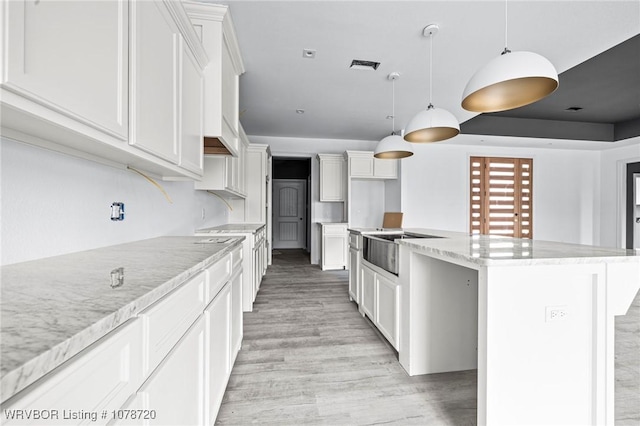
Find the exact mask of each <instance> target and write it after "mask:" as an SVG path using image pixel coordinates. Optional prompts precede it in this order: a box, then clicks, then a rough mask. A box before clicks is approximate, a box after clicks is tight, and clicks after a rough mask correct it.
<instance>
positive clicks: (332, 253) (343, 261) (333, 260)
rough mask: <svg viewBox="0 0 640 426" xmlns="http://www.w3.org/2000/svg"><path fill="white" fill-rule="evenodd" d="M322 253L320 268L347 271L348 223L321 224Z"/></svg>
mask: <svg viewBox="0 0 640 426" xmlns="http://www.w3.org/2000/svg"><path fill="white" fill-rule="evenodd" d="M320 227H321V230H322V253H321V258H320V267H321V268H322V270H323V271H326V270H329V269H345V268H346V267H347V262H348V250H347V248H348V247H349V243H348V241H349V236H348V235H349V234H348V233H347V224H346V223H321V224H320Z"/></svg>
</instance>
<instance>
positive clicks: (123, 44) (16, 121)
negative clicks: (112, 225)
mask: <svg viewBox="0 0 640 426" xmlns="http://www.w3.org/2000/svg"><path fill="white" fill-rule="evenodd" d="M0 22H2V23H3V29H2V31H0V44H1V45H2V46H3V47H4V50H3V54H2V55H0V61H2V62H1V67H0V72H1V74H0V122H1V125H2V134H3V136H5V137H9V138H12V139H15V140H19V141H22V142H26V143H30V144H34V145H38V146H43V147H45V148H48V149H52V150H54V151H59V152H64V153H66V154H70V155H74V156H77V157H81V158H87V159H91V160H97V161H101V162H106V163H107V164H114V163H115V164H119V165H126V166H131V167H134V168H136V169H140V170H145V171H147V172H151V173H153V174H156V175H158V176H160V177H162V178H166V179H173V178H185V177H186V178H190V179H200V177H201V175H202V152H203V151H202V147H201V145H202V134H203V133H202V120H203V109H204V107H203V90H202V89H203V85H204V75H203V70H204V69H205V67H206V65H207V63H208V62H209V60H208V58H207V55H206V53H205V51H204V48H203V46H202V44H201V42H200V40H199V39H198V35H197V34H196V32H195V30H194V28H193V26H192V25H191V21H190V20H189V17H188V16H187V14H186V12H185V10H184V7H183V6H182V3H181V2H179V1H175V2H174V1H162V0H153V1H133V0H131V1H127V0H104V1H57V0H52V1H33V0H29V1H17V0H16V1H3V2H1V3H0Z"/></svg>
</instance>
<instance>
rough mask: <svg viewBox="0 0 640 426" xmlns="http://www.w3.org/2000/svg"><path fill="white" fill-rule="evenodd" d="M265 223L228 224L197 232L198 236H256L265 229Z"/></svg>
mask: <svg viewBox="0 0 640 426" xmlns="http://www.w3.org/2000/svg"><path fill="white" fill-rule="evenodd" d="M265 226H266V225H265V224H264V223H227V224H226V225H219V226H214V227H212V228H203V229H198V230H196V234H206V233H220V232H223V233H228V234H243V233H251V234H255V233H256V232H258V231H259V230H260V228H263V227H265Z"/></svg>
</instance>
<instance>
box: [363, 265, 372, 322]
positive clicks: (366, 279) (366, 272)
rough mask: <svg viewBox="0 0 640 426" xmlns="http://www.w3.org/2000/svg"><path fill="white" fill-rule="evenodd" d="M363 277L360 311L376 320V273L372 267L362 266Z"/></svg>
mask: <svg viewBox="0 0 640 426" xmlns="http://www.w3.org/2000/svg"><path fill="white" fill-rule="evenodd" d="M360 276H361V277H362V297H361V303H360V312H361V313H362V314H363V315H365V314H366V315H367V316H368V317H369V318H370V319H371V320H372V321H375V316H374V309H375V303H376V299H375V295H376V275H375V272H373V271H372V270H371V269H369V268H367V267H366V266H364V265H363V266H362V268H361V269H360Z"/></svg>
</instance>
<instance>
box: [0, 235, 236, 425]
mask: <svg viewBox="0 0 640 426" xmlns="http://www.w3.org/2000/svg"><path fill="white" fill-rule="evenodd" d="M242 242H243V238H237V237H231V238H229V237H228V238H211V237H209V238H202V237H160V238H154V239H150V240H144V241H138V242H132V243H127V244H120V245H116V246H111V247H105V248H100V249H94V250H88V251H83V252H78V253H72V254H67V255H62V256H54V257H50V258H45V259H40V260H35V261H29V262H23V263H17V264H12V265H6V266H3V267H2V288H1V304H0V309H1V319H2V323H1V329H0V337H1V339H2V346H1V352H0V355H1V378H0V384H1V392H2V393H1V401H2V423H3V424H5V422H6V424H47V425H52V424H65V425H66V424H75V423H82V422H83V421H84V420H87V418H88V417H87V418H78V416H80V415H82V416H84V415H92V414H94V413H100V414H102V412H103V410H105V411H104V412H105V413H107V412H108V418H104V417H102V418H99V419H97V420H96V421H94V420H91V421H92V422H97V423H98V424H106V423H107V422H109V421H112V420H114V417H112V410H113V409H116V410H117V409H120V408H123V407H124V408H127V409H143V408H145V407H146V406H148V405H149V404H151V405H153V407H151V409H156V410H158V413H157V418H158V419H159V420H161V422H164V423H172V422H173V421H174V419H172V418H171V417H170V416H171V415H182V416H183V417H182V418H184V419H192V418H193V419H196V420H198V419H199V420H201V419H203V417H213V418H214V419H215V413H216V410H217V408H216V407H215V404H216V403H219V402H220V401H221V397H222V394H221V393H220V388H221V389H222V392H224V387H225V386H226V380H227V379H228V373H229V372H230V369H231V365H232V364H233V360H234V359H235V358H234V356H235V354H236V353H237V351H238V350H239V346H240V343H241V339H242V311H241V290H242V287H241V281H240V277H241V275H242V269H241V247H242ZM205 331H206V332H205ZM205 344H210V345H211V348H210V349H208V350H207V351H205V346H204V345H205ZM229 345H232V346H233V347H230V346H229ZM218 351H220V353H218ZM214 356H216V357H218V358H216V363H215V366H216V367H218V366H219V367H223V371H222V372H220V371H215V373H216V375H217V377H216V378H215V379H214V380H208V379H207V378H203V374H204V373H205V372H209V368H205V366H206V365H208V364H211V365H213V363H212V362H211V360H209V359H208V357H214ZM222 360H226V361H225V362H222ZM184 361H188V362H189V363H190V365H191V366H192V368H191V369H189V370H188V371H187V370H185V369H184ZM225 363H226V364H225ZM176 367H177V368H176ZM210 370H211V372H212V373H213V370H214V368H211V369H210ZM225 374H227V375H226V376H225ZM176 377H177V378H178V379H177V381H178V382H180V386H179V387H176V388H174V389H173V396H175V398H174V397H171V399H172V401H173V402H170V403H160V401H161V400H162V395H163V394H164V391H165V390H166V389H165V387H166V386H169V385H171V386H174V385H175V384H176ZM192 383H193V386H191V384H192ZM205 383H206V386H207V392H208V393H209V394H210V395H211V399H216V398H217V400H216V401H215V403H212V402H210V401H209V402H207V401H205V399H204V392H205ZM216 390H217V394H216V393H215V392H216ZM189 392H191V393H189ZM178 396H181V397H184V398H183V399H182V401H184V400H189V401H190V402H189V404H191V405H196V406H198V407H200V408H195V409H192V407H191V406H188V407H187V406H180V405H176V404H180V401H181V399H180V398H178ZM125 401H127V402H126V407H125V406H124V404H125ZM146 408H149V407H146ZM64 409H66V410H67V412H66V413H63V410H64ZM107 409H108V410H107ZM163 409H164V412H163ZM28 410H31V411H28ZM181 410H182V412H181ZM9 412H12V413H14V414H15V413H19V414H16V416H18V417H15V418H14V421H11V420H10V418H9V417H8V416H9V414H7V413H9ZM68 413H70V414H69V415H70V416H76V417H75V418H69V417H67V418H65V417H63V416H64V415H66V414H68ZM80 413H82V414H80ZM20 416H23V417H20ZM24 416H30V418H25V417H24ZM34 416H35V417H34ZM38 416H39V418H38ZM47 416H48V417H47ZM56 416H57V417H56ZM34 420H39V422H38V421H35V422H34ZM116 420H117V419H116ZM85 423H86V422H85ZM83 424H84V423H83Z"/></svg>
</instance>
